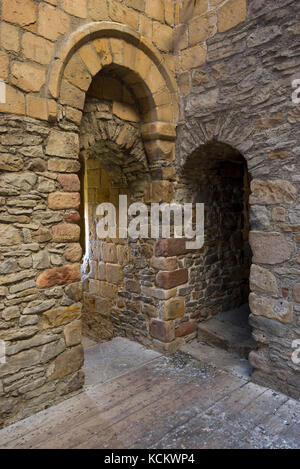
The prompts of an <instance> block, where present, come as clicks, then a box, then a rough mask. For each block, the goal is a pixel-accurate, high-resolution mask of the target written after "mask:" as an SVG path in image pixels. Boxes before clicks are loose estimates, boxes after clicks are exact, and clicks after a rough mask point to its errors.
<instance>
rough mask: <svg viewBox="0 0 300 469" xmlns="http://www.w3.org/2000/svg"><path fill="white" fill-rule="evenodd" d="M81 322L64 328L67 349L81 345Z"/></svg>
mask: <svg viewBox="0 0 300 469" xmlns="http://www.w3.org/2000/svg"><path fill="white" fill-rule="evenodd" d="M81 329H82V328H81V321H73V322H71V323H70V324H68V325H67V326H65V328H64V337H65V342H66V346H67V347H73V346H74V345H78V344H80V343H81Z"/></svg>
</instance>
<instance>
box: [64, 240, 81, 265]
mask: <svg viewBox="0 0 300 469" xmlns="http://www.w3.org/2000/svg"><path fill="white" fill-rule="evenodd" d="M65 258H66V260H67V261H68V262H79V261H81V258H82V248H81V246H80V244H78V243H75V244H71V245H70V246H69V247H68V248H67V249H66V251H65Z"/></svg>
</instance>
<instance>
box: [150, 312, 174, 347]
mask: <svg viewBox="0 0 300 469" xmlns="http://www.w3.org/2000/svg"><path fill="white" fill-rule="evenodd" d="M150 335H151V336H152V337H154V339H158V340H160V341H161V342H172V340H174V339H175V330H174V323H173V322H172V321H161V320H159V319H155V318H152V319H150Z"/></svg>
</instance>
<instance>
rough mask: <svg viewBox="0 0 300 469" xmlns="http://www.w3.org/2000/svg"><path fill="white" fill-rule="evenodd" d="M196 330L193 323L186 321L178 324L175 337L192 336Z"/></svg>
mask: <svg viewBox="0 0 300 469" xmlns="http://www.w3.org/2000/svg"><path fill="white" fill-rule="evenodd" d="M196 329H197V324H196V323H195V322H193V321H186V322H183V323H182V324H180V326H178V327H177V328H176V329H175V336H176V337H184V336H186V335H189V334H193V333H194V332H195V331H196Z"/></svg>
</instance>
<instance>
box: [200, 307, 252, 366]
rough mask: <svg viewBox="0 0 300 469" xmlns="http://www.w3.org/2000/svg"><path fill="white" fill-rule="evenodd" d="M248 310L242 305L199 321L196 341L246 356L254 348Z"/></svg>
mask: <svg viewBox="0 0 300 469" xmlns="http://www.w3.org/2000/svg"><path fill="white" fill-rule="evenodd" d="M249 312H250V311H249V307H248V305H244V306H242V307H240V308H236V309H234V310H231V311H227V312H226V313H221V314H219V315H217V316H215V317H214V318H211V319H209V320H208V321H205V322H202V323H200V324H199V325H198V341H200V342H205V343H207V344H209V345H214V346H215V347H219V348H222V349H224V350H227V351H228V352H235V353H237V354H238V355H239V356H240V357H242V358H248V355H249V353H250V352H251V350H255V349H256V342H255V341H254V339H253V338H252V335H251V328H250V326H249V323H248V316H249Z"/></svg>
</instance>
